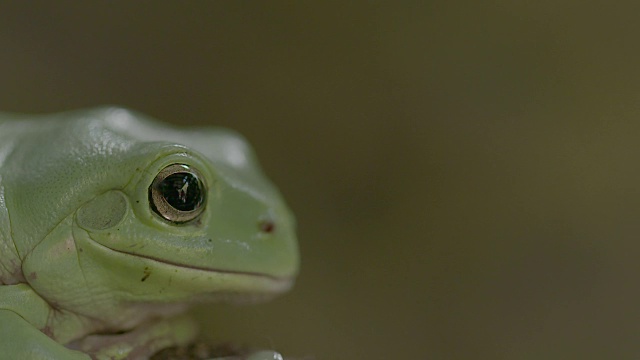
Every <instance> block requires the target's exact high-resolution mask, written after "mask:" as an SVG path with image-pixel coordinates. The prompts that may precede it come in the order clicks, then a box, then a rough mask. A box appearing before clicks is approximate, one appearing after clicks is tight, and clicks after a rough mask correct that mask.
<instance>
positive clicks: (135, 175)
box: [7, 108, 298, 309]
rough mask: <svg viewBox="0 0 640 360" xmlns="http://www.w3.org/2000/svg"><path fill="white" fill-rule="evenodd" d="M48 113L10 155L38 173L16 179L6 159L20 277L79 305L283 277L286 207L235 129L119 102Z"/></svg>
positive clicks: (288, 230) (204, 295)
mask: <svg viewBox="0 0 640 360" xmlns="http://www.w3.org/2000/svg"><path fill="white" fill-rule="evenodd" d="M63 119H64V120H63ZM48 123H49V122H45V121H43V122H42V123H41V124H42V125H41V126H49V125H48ZM50 123H51V124H55V126H53V125H52V130H51V131H50V132H49V133H48V137H49V138H48V140H49V141H48V142H42V144H41V148H40V149H39V150H38V151H37V152H33V150H28V151H24V152H21V151H19V150H18V151H17V152H16V154H15V155H14V158H16V159H17V160H19V159H20V158H23V159H31V160H32V161H31V163H41V166H40V168H39V172H38V174H37V176H30V177H24V176H23V177H22V179H23V180H24V179H27V182H26V183H24V182H23V183H22V185H21V186H18V183H17V180H15V179H19V178H21V176H20V171H19V168H18V167H16V170H17V172H14V173H11V174H10V175H9V176H8V177H9V179H7V180H9V181H8V182H7V184H8V185H12V186H11V188H10V189H9V188H8V189H7V201H8V202H11V201H16V203H15V204H9V205H13V207H15V208H16V209H17V210H18V211H15V212H14V213H15V215H14V216H17V218H16V220H17V222H15V226H17V227H22V228H23V229H25V231H24V235H23V236H24V239H22V240H20V239H17V240H18V242H17V243H19V244H22V245H21V246H18V252H19V253H21V255H23V256H24V257H25V261H24V264H23V269H24V271H25V277H26V278H27V279H29V282H30V283H31V284H32V286H33V288H34V289H36V290H37V291H39V292H40V293H41V294H43V296H44V297H45V298H48V299H50V300H51V301H52V302H53V303H58V304H60V303H70V302H72V303H74V304H73V307H74V308H76V309H79V308H82V307H83V306H84V307H90V306H91V304H100V303H110V304H112V303H114V302H117V303H122V302H178V301H184V300H208V299H213V298H219V297H223V298H226V297H236V296H240V297H243V296H245V297H246V296H247V295H249V297H251V296H256V295H258V294H276V293H279V292H282V291H284V290H286V289H288V288H289V287H290V286H291V284H292V282H293V279H294V277H295V275H296V273H297V270H298V249H297V243H296V236H295V221H294V217H293V215H292V213H291V211H290V210H289V208H288V207H287V205H286V204H285V202H284V200H283V198H282V196H281V195H280V193H279V192H278V190H277V189H276V188H275V187H274V186H273V185H272V184H271V182H270V181H269V180H268V179H267V178H266V177H265V176H264V175H263V173H262V171H261V169H260V167H259V165H258V163H257V161H256V159H255V156H254V154H253V151H252V150H251V148H250V146H249V145H248V144H247V142H246V141H245V140H244V139H243V138H242V137H241V136H239V135H238V134H236V133H234V132H232V131H229V130H222V129H211V128H197V129H186V130H185V129H177V128H173V127H170V126H166V125H163V124H160V123H157V122H154V121H153V120H150V119H147V118H145V117H143V116H142V115H139V114H135V113H132V112H130V111H127V110H123V109H117V108H116V109H113V108H109V109H101V110H97V111H92V112H81V113H71V114H68V113H67V114H61V115H59V117H58V118H57V119H51V121H50ZM33 139H34V137H32V138H31V140H30V141H37V138H36V140H33ZM49 144H54V145H49ZM32 171H33V170H32ZM23 175H24V174H23ZM11 179H14V180H15V181H13V182H12V181H11ZM12 195H14V196H12ZM43 199H48V201H47V202H46V204H44V205H43V204H42V201H43ZM17 201H20V204H18V203H17ZM24 209H31V213H30V214H24ZM36 210H37V211H36ZM34 211H36V212H38V211H39V212H41V213H40V214H39V215H37V216H36V218H35V220H34V217H33V216H34V214H33V213H34ZM28 215H31V218H28ZM22 216H25V218H24V219H23V218H22ZM27 244H29V245H27ZM65 278H66V280H67V281H63V280H65ZM78 294H82V295H78Z"/></svg>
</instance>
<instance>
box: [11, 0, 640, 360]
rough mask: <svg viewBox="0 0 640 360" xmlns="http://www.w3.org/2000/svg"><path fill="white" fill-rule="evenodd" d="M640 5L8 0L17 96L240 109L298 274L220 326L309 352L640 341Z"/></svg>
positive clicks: (156, 111)
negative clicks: (288, 212) (275, 191)
mask: <svg viewBox="0 0 640 360" xmlns="http://www.w3.org/2000/svg"><path fill="white" fill-rule="evenodd" d="M639 13H640V3H638V2H632V1H622V2H605V1H602V2H594V1H565V0H553V1H527V2H523V1H506V0H505V1H471V0H468V1H458V2H456V1H407V2H402V1H400V2H398V1H388V2H374V1H330V2H306V1H286V2H282V1H280V2H266V1H253V2H250V1H240V2H233V1H210V2H204V1H201V2H179V1H175V2H164V1H162V2H160V1H135V2H129V1H116V2H83V1H76V2H57V3H55V5H54V4H53V3H51V2H45V1H35V2H33V1H32V2H20V1H12V2H6V1H2V2H0V109H2V110H4V111H19V112H28V113H40V112H54V111H60V110H66V109H74V108H81V107H90V106H95V105H101V104H119V105H123V106H127V107H131V108H134V109H137V110H140V111H142V112H145V113H148V114H150V115H152V116H155V117H157V118H159V119H162V120H165V121H169V122H175V123H181V124H212V125H213V124H215V125H222V126H226V127H231V128H234V129H236V130H238V131H240V132H242V133H243V134H244V135H245V136H247V137H248V138H249V140H250V141H251V142H252V144H253V145H254V146H255V148H256V150H257V152H258V154H259V157H260V159H261V161H262V164H263V166H264V168H265V170H266V172H267V173H268V174H269V176H270V177H271V178H272V179H273V180H274V181H275V182H276V183H277V184H278V185H279V187H280V188H281V190H282V192H283V193H284V194H285V196H286V198H287V200H288V202H289V203H290V205H291V206H292V208H293V209H294V210H295V212H296V214H297V218H298V224H299V237H300V247H301V252H302V259H303V260H302V270H301V273H300V276H299V281H298V283H297V285H296V287H295V289H294V291H292V292H291V293H289V294H288V295H286V296H284V297H282V298H279V299H277V300H275V301H273V302H271V303H269V304H264V305H258V306H240V307H238V306H222V305H217V304H216V305H211V306H202V307H200V308H199V314H201V315H202V322H203V324H204V325H205V326H206V329H207V334H208V335H207V336H208V338H209V339H215V340H214V341H220V340H224V339H235V341H236V342H239V343H242V342H248V343H250V344H253V345H258V346H263V347H272V348H276V349H279V350H281V351H283V352H284V353H285V354H287V355H292V356H295V357H298V358H309V359H365V360H368V359H570V358H574V359H578V358H582V359H605V358H607V359H632V358H633V359H637V358H639V357H640V342H639V341H638V340H639V334H640V310H639V303H640V291H639V287H640V284H639V282H638V275H639V274H640V262H639V261H638V258H639V256H638V255H639V253H640V242H639V240H640V239H639V233H640V222H638V215H639V214H640V186H639V185H640V167H639V166H638V158H639V157H640V141H639V139H640V21H638V14H639Z"/></svg>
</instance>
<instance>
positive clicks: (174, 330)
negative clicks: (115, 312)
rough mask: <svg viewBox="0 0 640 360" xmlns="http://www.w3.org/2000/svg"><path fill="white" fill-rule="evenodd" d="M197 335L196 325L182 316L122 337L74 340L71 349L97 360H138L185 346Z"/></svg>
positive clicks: (187, 317)
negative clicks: (87, 354) (165, 349)
mask: <svg viewBox="0 0 640 360" xmlns="http://www.w3.org/2000/svg"><path fill="white" fill-rule="evenodd" d="M197 333H198V327H197V325H196V322H195V321H194V320H193V319H192V318H191V317H190V316H189V315H188V314H182V315H178V316H175V317H172V318H162V319H156V320H154V321H150V322H148V323H145V324H144V325H141V326H138V327H136V328H135V329H133V330H131V331H129V332H126V333H123V334H113V335H89V336H87V337H85V338H83V339H80V340H78V341H75V342H74V343H73V344H72V347H73V348H75V349H79V350H81V351H83V352H87V353H90V354H92V355H93V356H94V358H95V359H98V360H102V359H109V360H117V359H128V360H140V359H148V358H149V356H151V355H152V354H154V353H156V352H158V351H159V350H162V349H164V348H167V347H171V346H184V345H186V344H188V343H189V342H191V341H193V339H194V338H195V337H196V336H197Z"/></svg>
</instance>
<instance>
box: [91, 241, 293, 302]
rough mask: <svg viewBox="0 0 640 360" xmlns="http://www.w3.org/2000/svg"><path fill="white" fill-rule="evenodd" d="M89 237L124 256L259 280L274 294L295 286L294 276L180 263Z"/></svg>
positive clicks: (263, 287) (163, 264)
mask: <svg viewBox="0 0 640 360" xmlns="http://www.w3.org/2000/svg"><path fill="white" fill-rule="evenodd" d="M89 238H90V239H91V240H92V242H93V243H94V244H96V245H98V246H99V247H102V248H104V249H106V250H109V251H112V252H115V253H118V254H122V255H124V256H133V257H136V258H139V259H144V260H146V261H150V262H153V263H157V264H159V265H162V266H169V267H174V268H181V269H187V270H193V271H196V272H198V271H201V272H205V273H213V274H219V275H222V276H230V277H235V278H244V279H251V280H253V281H257V282H259V283H261V284H262V285H263V286H261V288H262V289H263V290H266V292H268V293H272V294H277V293H281V292H285V291H287V290H289V289H290V288H291V287H292V286H293V278H292V277H286V276H275V275H271V274H267V273H262V272H257V271H241V270H230V269H220V268H213V267H206V266H198V265H192V264H184V263H180V262H176V261H171V260H167V259H161V258H157V257H154V256H149V255H144V254H139V253H134V252H128V251H123V250H119V249H114V248H112V247H109V246H106V245H104V244H101V243H100V242H98V241H96V240H95V239H93V237H91V235H89ZM144 280H146V278H143V280H141V281H144Z"/></svg>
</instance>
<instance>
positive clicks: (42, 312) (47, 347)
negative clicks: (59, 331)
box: [0, 284, 90, 360]
mask: <svg viewBox="0 0 640 360" xmlns="http://www.w3.org/2000/svg"><path fill="white" fill-rule="evenodd" d="M50 312H51V307H50V306H49V304H48V303H47V302H46V301H44V300H43V299H42V298H41V297H40V296H39V295H38V294H36V293H35V292H34V291H33V289H31V287H30V286H29V285H27V284H17V285H2V286H0V353H1V354H2V358H3V359H16V360H18V359H20V360H22V359H38V360H40V359H43V360H44V359H52V360H89V359H90V357H89V356H88V355H86V354H82V353H80V352H77V351H73V350H70V349H67V348H65V347H64V346H63V345H62V344H60V343H58V342H56V341H55V340H53V339H52V338H50V337H49V336H47V335H45V334H44V333H43V332H42V331H40V329H46V328H47V319H48V317H49V314H50Z"/></svg>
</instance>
